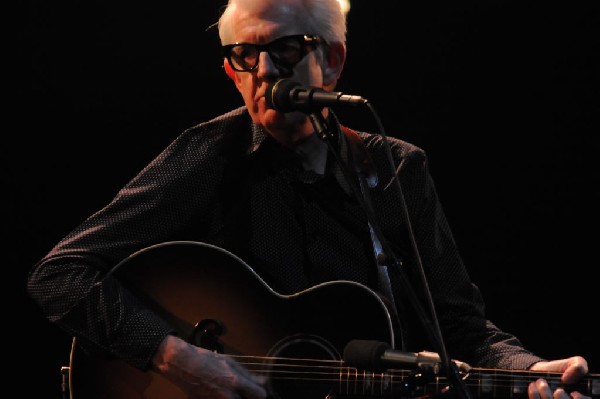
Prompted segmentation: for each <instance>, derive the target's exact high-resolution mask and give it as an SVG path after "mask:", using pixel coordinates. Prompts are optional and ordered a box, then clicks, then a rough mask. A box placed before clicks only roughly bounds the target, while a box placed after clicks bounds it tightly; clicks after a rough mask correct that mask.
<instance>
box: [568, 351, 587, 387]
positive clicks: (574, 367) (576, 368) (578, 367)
mask: <svg viewBox="0 0 600 399" xmlns="http://www.w3.org/2000/svg"><path fill="white" fill-rule="evenodd" d="M567 360H569V363H568V366H567V368H566V369H565V370H564V373H563V375H562V378H561V380H562V382H563V383H565V384H574V383H575V382H577V381H578V380H579V379H580V378H581V377H582V376H584V375H585V374H587V372H588V364H587V361H586V360H585V359H584V358H583V357H581V356H574V357H570V358H569V359H567Z"/></svg>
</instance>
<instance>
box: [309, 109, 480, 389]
mask: <svg viewBox="0 0 600 399" xmlns="http://www.w3.org/2000/svg"><path fill="white" fill-rule="evenodd" d="M366 104H367V105H370V103H368V102H367V103H366ZM370 109H371V110H372V111H373V112H374V110H373V109H372V107H370ZM308 117H309V119H310V121H311V123H312V125H313V128H314V129H315V132H316V133H317V134H318V135H319V137H320V138H321V139H322V140H323V141H325V142H326V143H327V144H328V146H329V148H330V150H331V151H332V153H333V154H334V155H335V156H336V157H337V160H338V164H339V165H340V167H341V169H342V172H343V173H344V176H345V178H346V180H347V182H348V184H349V185H350V187H351V189H352V190H353V191H354V192H355V195H356V198H357V199H358V201H359V202H360V203H361V206H362V207H363V209H364V210H365V212H366V214H367V218H368V220H369V225H370V227H371V228H372V232H373V233H374V235H375V237H373V238H374V239H378V240H379V243H380V244H381V247H382V249H383V251H382V252H381V253H380V254H378V255H377V256H376V257H375V258H376V262H377V264H378V266H385V265H384V263H391V264H392V265H393V266H394V270H395V271H397V272H398V273H399V275H400V277H401V278H400V282H401V283H402V288H403V289H404V292H406V293H407V294H408V298H409V300H410V302H411V304H412V305H413V306H414V308H415V310H416V311H417V315H418V316H419V318H420V320H421V322H422V323H423V326H424V327H425V331H426V333H427V334H428V336H429V339H430V341H431V342H432V343H433V344H434V345H437V346H438V347H439V349H438V352H439V355H440V359H441V360H442V365H443V366H444V368H445V371H446V374H447V377H448V380H449V381H450V385H451V386H453V387H454V388H455V389H456V394H457V395H458V398H461V399H472V398H473V396H472V395H471V392H470V391H469V390H468V388H467V386H466V384H465V382H464V381H463V380H462V379H461V378H460V375H459V370H458V367H457V365H456V363H455V362H454V361H452V360H451V359H450V358H449V356H448V353H447V351H446V347H445V344H444V340H443V338H442V335H441V330H440V328H439V325H438V323H437V317H436V316H435V309H434V308H433V305H432V308H431V310H432V313H433V316H434V318H433V322H432V320H431V319H430V318H429V316H428V315H427V312H425V310H424V309H423V307H422V306H421V302H420V301H419V298H418V296H417V294H416V292H415V291H414V288H413V287H412V285H411V284H410V283H409V279H408V276H407V275H406V273H405V272H404V270H403V269H402V267H401V266H402V262H401V261H400V260H399V259H398V258H397V256H396V255H395V253H394V251H393V250H392V249H391V247H390V245H389V243H388V242H387V240H386V239H385V236H384V235H383V234H382V232H381V228H380V226H379V224H378V223H377V221H376V217H375V211H374V209H373V206H372V203H371V200H370V195H369V185H368V183H367V182H366V178H365V176H364V174H362V173H361V172H360V169H359V168H358V165H357V164H356V162H355V157H354V156H353V154H352V151H349V152H348V153H349V156H348V164H349V165H350V166H351V168H348V167H347V166H348V165H345V164H344V162H343V161H342V158H341V154H340V153H339V151H338V150H337V149H336V147H335V146H334V145H332V143H331V141H332V139H333V138H334V137H335V136H334V134H333V132H331V130H330V129H329V126H328V124H327V121H326V120H325V118H324V117H323V115H322V113H321V112H320V110H318V111H316V112H310V113H308ZM378 120H379V119H378ZM380 128H381V126H380ZM342 134H343V132H342ZM384 139H385V136H384ZM356 179H358V183H359V187H358V188H357V187H356V184H355V182H356ZM396 180H397V179H396ZM398 185H399V182H398ZM399 189H400V193H401V192H402V190H401V187H399ZM403 198H404V197H403V196H402V199H403ZM405 209H406V208H405ZM406 220H407V223H409V225H410V222H409V219H408V213H407V212H406ZM417 256H418V253H417ZM421 270H422V268H421ZM385 277H388V276H385ZM388 278H389V277H388ZM423 279H424V277H423ZM424 283H425V284H426V280H425V279H424ZM426 287H427V286H426ZM426 291H427V295H428V298H429V300H430V303H433V302H432V300H431V293H430V292H429V288H428V287H427V290H426ZM392 295H393V294H392ZM389 300H390V301H391V303H392V305H393V304H394V298H393V296H392V297H391V298H389ZM394 310H395V309H394Z"/></svg>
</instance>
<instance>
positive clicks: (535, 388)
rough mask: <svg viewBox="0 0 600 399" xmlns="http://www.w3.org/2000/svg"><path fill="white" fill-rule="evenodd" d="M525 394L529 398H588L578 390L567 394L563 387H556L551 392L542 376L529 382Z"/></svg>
mask: <svg viewBox="0 0 600 399" xmlns="http://www.w3.org/2000/svg"><path fill="white" fill-rule="evenodd" d="M527 394H528V397H529V399H570V398H573V399H585V398H588V399H589V397H588V396H585V395H583V394H581V393H579V392H571V394H569V393H567V392H566V391H565V390H564V389H563V388H557V389H556V390H555V391H554V392H552V388H551V387H550V385H548V382H547V381H546V380H544V379H542V378H540V379H537V380H536V381H534V382H531V383H530V384H529V386H528V387H527Z"/></svg>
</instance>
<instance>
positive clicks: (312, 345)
mask: <svg viewBox="0 0 600 399" xmlns="http://www.w3.org/2000/svg"><path fill="white" fill-rule="evenodd" d="M340 358H341V357H340V354H339V353H338V352H337V350H336V349H335V348H334V347H333V346H332V345H331V344H330V343H329V342H327V341H326V340H324V339H323V338H321V337H319V336H315V335H307V334H298V335H294V336H290V337H287V338H285V339H283V340H281V341H280V342H278V343H277V344H276V345H275V346H274V347H273V348H272V350H271V351H270V352H269V364H268V366H267V370H266V371H267V377H268V389H269V396H270V398H273V399H322V398H326V397H328V396H329V394H330V393H331V392H332V391H334V388H335V387H336V386H337V384H339V381H340V362H339V359H340Z"/></svg>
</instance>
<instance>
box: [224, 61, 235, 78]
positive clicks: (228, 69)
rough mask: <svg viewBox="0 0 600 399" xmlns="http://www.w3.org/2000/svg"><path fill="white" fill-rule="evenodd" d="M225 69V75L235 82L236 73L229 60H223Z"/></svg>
mask: <svg viewBox="0 0 600 399" xmlns="http://www.w3.org/2000/svg"><path fill="white" fill-rule="evenodd" d="M223 68H225V73H226V74H227V76H229V78H230V79H231V80H233V81H235V71H234V70H233V68H232V67H231V65H229V61H228V60H227V58H223Z"/></svg>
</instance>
